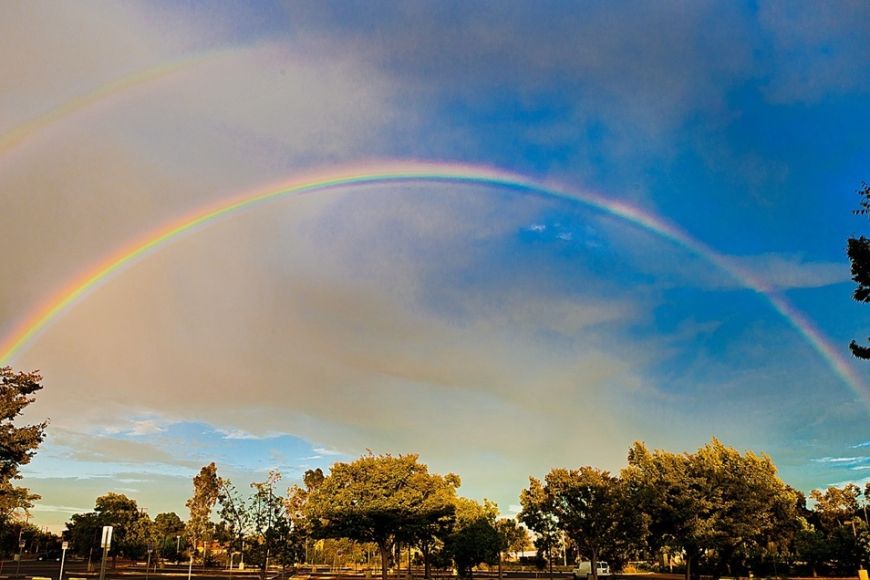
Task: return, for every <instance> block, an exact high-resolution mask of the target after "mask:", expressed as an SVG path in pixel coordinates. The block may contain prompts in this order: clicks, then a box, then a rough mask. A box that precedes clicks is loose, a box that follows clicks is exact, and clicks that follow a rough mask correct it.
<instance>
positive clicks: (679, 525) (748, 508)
mask: <svg viewBox="0 0 870 580" xmlns="http://www.w3.org/2000/svg"><path fill="white" fill-rule="evenodd" d="M628 463H629V464H628V467H627V468H626V469H625V470H623V474H622V477H623V478H624V479H625V480H626V482H627V485H628V488H629V490H630V494H631V495H632V496H633V501H634V502H636V503H635V505H637V506H638V507H639V508H640V509H642V510H643V511H644V512H645V513H646V514H647V516H648V518H649V519H648V531H649V535H648V540H649V542H650V544H651V545H652V546H653V547H655V548H669V549H671V550H675V551H683V552H684V557H685V561H686V577H687V578H690V577H693V576H694V575H696V574H697V573H698V570H696V567H697V565H698V564H699V562H700V558H701V556H702V554H705V553H712V555H713V561H712V566H713V574H714V576H718V575H720V574H721V573H722V571H723V570H724V569H730V568H732V566H733V565H734V564H736V563H737V562H738V561H739V560H742V559H744V558H745V557H746V556H747V553H748V552H750V551H755V552H758V551H760V550H761V549H762V548H763V547H764V546H767V545H768V544H769V543H770V542H776V541H777V540H780V539H782V538H787V537H789V536H790V535H793V534H794V532H795V531H796V530H797V526H798V521H797V515H796V512H795V506H796V504H797V498H796V495H795V494H794V492H793V490H791V489H790V488H789V487H788V486H786V485H785V484H784V483H783V482H782V481H781V480H780V479H779V477H777V475H776V467H775V466H774V465H773V462H772V461H771V460H770V458H769V457H767V456H766V455H760V456H759V455H755V454H753V453H751V452H747V453H745V454H743V455H741V454H740V453H739V452H738V451H736V450H735V449H733V448H730V447H726V446H725V445H723V444H722V443H720V442H719V441H718V440H716V439H715V438H714V439H713V440H712V441H711V442H710V443H708V444H707V445H705V446H704V447H702V448H701V449H699V450H698V452H697V453H695V454H687V453H682V454H673V453H668V452H665V451H659V450H657V451H655V452H652V453H651V452H650V451H648V450H647V449H646V447H645V446H644V445H643V444H642V443H635V444H634V446H633V447H632V448H631V450H630V451H629V456H628ZM732 573H733V571H732Z"/></svg>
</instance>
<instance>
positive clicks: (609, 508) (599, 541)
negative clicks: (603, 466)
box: [544, 467, 625, 580]
mask: <svg viewBox="0 0 870 580" xmlns="http://www.w3.org/2000/svg"><path fill="white" fill-rule="evenodd" d="M545 482H546V485H545V487H544V493H546V494H547V496H548V497H549V502H548V506H549V507H550V509H552V513H553V516H555V519H556V523H557V525H558V527H559V529H560V530H562V531H563V532H564V533H565V534H566V535H567V536H568V537H569V538H570V539H571V540H572V541H573V542H574V545H575V546H577V549H578V550H579V551H580V552H581V553H582V554H583V555H584V556H588V557H589V560H590V562H591V568H592V577H593V578H594V579H595V580H598V570H597V565H598V560H599V559H600V555H601V553H602V550H604V549H606V548H607V547H610V546H612V545H613V544H615V543H616V542H617V539H618V538H619V537H620V535H621V529H620V526H621V524H622V523H623V519H622V517H621V516H622V513H621V509H620V506H621V504H622V503H624V501H625V497H624V494H623V490H622V486H621V484H620V481H619V479H618V478H616V477H613V476H611V475H610V473H608V472H607V471H602V470H600V469H595V468H593V467H581V468H579V469H572V470H568V469H553V470H551V471H550V473H548V474H547V476H546V478H545Z"/></svg>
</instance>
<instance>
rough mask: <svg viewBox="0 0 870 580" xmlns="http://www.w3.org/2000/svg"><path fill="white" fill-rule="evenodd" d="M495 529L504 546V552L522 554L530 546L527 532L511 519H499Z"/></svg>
mask: <svg viewBox="0 0 870 580" xmlns="http://www.w3.org/2000/svg"><path fill="white" fill-rule="evenodd" d="M495 523H496V529H498V533H499V534H501V537H502V539H503V541H504V544H505V548H504V549H505V551H506V552H509V553H514V554H516V553H518V552H523V551H525V549H526V548H527V547H528V546H530V545H531V538H530V536H529V530H527V529H526V528H525V526H523V525H522V524H520V523H519V522H517V520H515V519H513V518H499V519H498V520H497V521H496V522H495Z"/></svg>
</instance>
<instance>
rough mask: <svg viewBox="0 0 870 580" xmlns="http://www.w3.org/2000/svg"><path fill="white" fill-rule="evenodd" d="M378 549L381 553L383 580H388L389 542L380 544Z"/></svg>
mask: <svg viewBox="0 0 870 580" xmlns="http://www.w3.org/2000/svg"><path fill="white" fill-rule="evenodd" d="M378 549H379V550H380V551H381V580H387V558H388V557H389V554H387V542H386V541H381V542H378Z"/></svg>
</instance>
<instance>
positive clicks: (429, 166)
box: [0, 163, 870, 408]
mask: <svg viewBox="0 0 870 580" xmlns="http://www.w3.org/2000/svg"><path fill="white" fill-rule="evenodd" d="M402 182H430V183H432V182H434V183H438V182H442V183H459V184H468V185H482V186H488V187H496V188H502V189H507V190H513V191H518V192H522V193H525V194H529V195H537V196H540V197H545V198H551V199H560V200H568V201H572V202H577V203H581V204H584V205H586V206H589V207H591V208H594V209H596V210H598V211H601V212H603V213H605V214H608V215H612V216H614V217H617V218H619V219H622V220H624V221H626V222H628V223H631V224H634V225H635V226H637V227H640V228H642V229H644V230H647V231H649V232H652V233H654V234H656V235H658V236H661V237H662V238H664V239H667V240H670V241H672V242H674V243H676V244H677V245H679V246H682V247H684V248H686V249H687V250H689V251H691V252H693V253H694V254H696V255H698V256H700V257H702V258H703V259H705V260H707V261H708V262H710V263H711V264H713V265H715V266H716V267H718V268H720V269H721V270H723V271H724V272H726V273H728V274H729V275H730V276H732V277H733V278H734V279H735V280H737V281H738V282H739V283H740V284H742V285H743V286H745V287H746V288H748V289H751V290H753V291H755V292H757V293H758V294H759V295H761V296H762V297H764V298H765V299H766V300H767V301H768V302H769V303H770V305H771V306H772V307H773V308H774V310H775V311H776V312H778V313H779V314H780V315H781V316H783V317H784V318H785V319H786V320H787V321H788V322H789V323H790V324H791V326H793V327H794V328H795V329H796V330H797V331H798V332H799V333H800V334H801V335H802V336H803V337H804V339H805V340H806V341H807V342H808V343H809V344H810V345H811V346H812V347H813V349H814V350H815V351H816V352H818V353H819V355H820V356H821V357H822V359H824V361H825V362H826V363H827V364H828V366H829V367H830V368H831V370H832V371H833V372H834V373H835V374H836V375H837V376H838V377H839V378H840V379H842V381H843V382H844V383H845V384H846V385H847V386H848V387H849V388H850V389H851V390H852V391H853V392H854V393H855V394H856V395H857V396H858V397H859V398H860V399H861V400H862V401H863V402H864V404H865V405H867V407H868V408H870V392H868V390H867V387H866V386H865V385H864V383H863V381H862V380H861V379H860V377H858V375H857V374H856V373H855V371H854V369H853V368H852V367H851V365H850V364H849V362H848V361H847V360H846V359H845V358H844V357H843V355H841V354H840V353H839V351H838V350H837V349H835V348H834V347H833V346H832V345H831V343H830V341H828V339H827V338H825V336H824V335H823V334H822V332H821V331H819V330H818V329H817V328H816V327H815V326H814V325H813V324H812V322H811V321H810V320H809V319H808V318H807V317H806V316H805V315H804V314H803V313H801V312H800V311H798V310H797V309H796V308H795V307H794V306H793V305H792V304H791V303H790V302H789V301H788V300H787V299H786V298H785V297H784V296H782V295H781V294H779V293H777V292H776V291H774V290H773V289H772V288H770V287H769V285H768V284H766V283H765V281H764V280H762V279H761V278H759V277H758V276H756V275H755V274H753V273H752V272H750V271H748V270H746V269H745V268H743V267H741V266H740V265H739V264H737V263H736V262H735V261H734V260H732V259H730V258H728V257H727V256H724V255H722V254H720V253H719V252H716V251H715V250H713V249H712V248H710V247H709V246H707V245H706V244H704V243H703V242H701V241H699V240H697V239H695V238H693V237H691V236H690V235H689V234H687V233H685V232H684V231H682V230H680V229H679V228H677V227H676V226H674V225H673V224H669V223H668V222H666V221H665V220H663V219H662V218H660V217H658V216H655V215H653V214H651V213H649V212H646V211H643V210H642V209H640V208H637V207H635V206H632V205H629V204H627V203H624V202H620V201H614V200H610V199H607V198H605V197H603V196H600V195H597V194H594V193H590V192H579V191H571V190H569V189H563V188H559V187H553V186H549V185H545V184H542V183H538V182H535V181H532V180H530V179H527V178H525V177H522V176H519V175H515V174H512V173H509V172H506V171H501V170H495V169H489V168H484V167H477V166H469V165H461V164H436V163H381V164H373V165H370V166H368V167H364V168H357V169H342V170H334V171H330V172H327V173H321V174H317V175H312V176H309V177H307V178H297V179H291V180H288V181H285V182H282V183H276V184H271V185H268V186H265V187H259V188H257V189H255V190H252V191H249V192H246V193H243V194H241V195H237V196H233V197H231V198H228V199H225V200H222V201H220V202H218V203H216V204H214V205H211V206H208V207H204V208H199V209H197V210H196V211H193V212H191V213H189V214H187V215H184V216H182V217H180V218H177V219H175V220H173V221H171V222H169V223H166V224H164V225H163V226H162V227H160V228H158V229H156V230H154V231H152V232H150V233H148V234H146V235H145V236H143V237H141V238H139V239H137V240H134V241H132V242H130V243H128V244H127V245H124V246H122V247H120V248H118V249H117V250H116V251H114V252H113V253H112V254H110V255H108V256H107V257H106V258H104V259H103V260H102V261H100V262H98V263H96V264H94V265H93V266H92V267H90V268H89V269H87V270H86V271H84V272H82V273H81V274H80V275H78V276H76V277H74V278H73V279H72V280H70V281H69V282H68V283H67V284H66V285H65V286H63V287H62V288H61V289H60V290H59V291H58V292H57V293H55V294H54V296H53V297H52V298H51V299H49V300H48V301H47V302H45V303H44V304H41V305H39V306H38V307H37V308H35V309H34V311H33V312H31V313H30V314H29V315H28V316H26V317H25V318H24V319H23V320H22V321H21V323H19V324H18V325H17V326H16V327H15V328H13V329H12V331H11V332H9V333H8V334H7V336H6V337H5V338H3V340H2V342H0V364H8V363H9V362H10V361H12V359H13V358H14V357H15V356H16V355H17V354H19V353H20V352H21V351H22V349H24V348H25V347H26V346H27V345H28V344H30V343H31V342H32V341H33V340H34V339H35V338H36V336H37V335H38V334H39V333H40V332H42V331H43V330H45V329H46V328H47V327H48V326H49V325H50V324H51V322H52V321H54V320H55V319H57V318H58V317H59V316H61V315H62V314H63V312H64V311H66V310H67V309H69V308H70V307H72V306H73V304H75V303H76V302H77V301H78V300H80V299H82V298H83V297H84V295H85V294H86V293H87V292H88V291H90V290H92V289H94V288H95V287H97V286H98V285H99V284H100V283H101V282H103V281H105V280H106V279H107V278H108V277H109V276H111V275H112V274H115V273H117V272H120V271H121V270H123V269H124V268H126V267H128V266H130V265H131V264H132V263H134V262H135V261H136V260H138V259H140V258H142V257H144V256H145V255H146V254H148V253H149V252H152V251H155V250H158V249H160V248H162V247H165V246H167V245H168V244H170V243H171V242H172V240H173V239H175V238H176V237H178V236H179V235H181V234H183V233H185V232H187V231H189V230H191V229H192V228H196V227H198V226H203V225H206V224H208V223H210V222H212V221H213V220H215V219H217V218H220V217H224V216H227V215H229V214H232V213H234V212H239V211H242V210H244V209H246V208H251V207H254V206H256V205H258V204H262V203H266V202H268V201H270V200H274V199H276V198H281V197H285V196H290V195H301V194H310V193H315V192H323V191H328V190H333V189H337V188H345V187H351V186H359V185H364V184H391V183H402Z"/></svg>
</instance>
